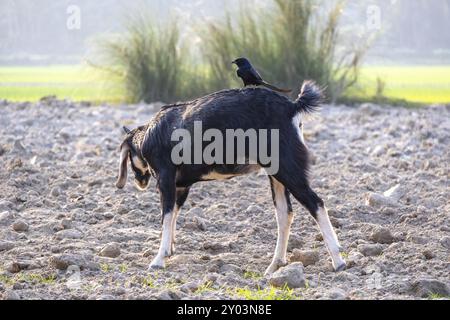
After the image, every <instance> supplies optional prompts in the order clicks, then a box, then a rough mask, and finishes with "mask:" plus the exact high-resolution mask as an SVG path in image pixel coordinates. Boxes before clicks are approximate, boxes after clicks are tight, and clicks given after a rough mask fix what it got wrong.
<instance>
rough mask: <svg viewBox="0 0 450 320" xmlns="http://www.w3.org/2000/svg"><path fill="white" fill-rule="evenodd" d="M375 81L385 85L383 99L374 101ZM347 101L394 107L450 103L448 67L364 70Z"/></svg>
mask: <svg viewBox="0 0 450 320" xmlns="http://www.w3.org/2000/svg"><path fill="white" fill-rule="evenodd" d="M378 79H380V80H381V81H382V82H383V84H384V90H383V92H382V97H377V87H378V85H377V82H378ZM346 99H349V100H355V101H374V102H377V101H376V100H381V101H379V102H386V103H389V102H391V103H392V104H394V105H395V104H405V103H406V104H408V103H413V104H414V103H416V104H431V103H450V66H448V65H442V66H366V67H363V68H361V73H360V79H359V81H358V83H357V84H356V85H355V86H354V87H352V88H351V89H349V90H348V91H347V93H346V97H345V98H344V99H343V100H344V101H345V100H346ZM383 100H384V101H383Z"/></svg>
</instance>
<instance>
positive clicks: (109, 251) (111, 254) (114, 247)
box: [99, 243, 120, 258]
mask: <svg viewBox="0 0 450 320" xmlns="http://www.w3.org/2000/svg"><path fill="white" fill-rule="evenodd" d="M99 255H100V256H102V257H107V258H117V257H118V256H120V247H119V245H118V244H117V243H110V244H107V245H106V246H104V247H103V249H102V250H101V251H100V253H99Z"/></svg>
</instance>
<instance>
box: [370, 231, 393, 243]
mask: <svg viewBox="0 0 450 320" xmlns="http://www.w3.org/2000/svg"><path fill="white" fill-rule="evenodd" d="M370 240H371V241H373V242H376V243H382V244H390V243H393V242H395V239H394V237H393V236H392V234H391V231H390V230H389V229H387V228H383V227H377V228H375V230H374V231H373V232H372V234H371V235H370Z"/></svg>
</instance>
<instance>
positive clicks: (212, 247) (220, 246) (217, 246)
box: [203, 241, 230, 252]
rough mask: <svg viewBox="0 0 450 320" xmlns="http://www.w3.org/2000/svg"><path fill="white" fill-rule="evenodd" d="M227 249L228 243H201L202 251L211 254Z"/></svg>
mask: <svg viewBox="0 0 450 320" xmlns="http://www.w3.org/2000/svg"><path fill="white" fill-rule="evenodd" d="M229 248H230V243H222V242H210V241H208V242H205V243H203V249H205V250H209V251H213V252H219V251H226V250H228V249H229Z"/></svg>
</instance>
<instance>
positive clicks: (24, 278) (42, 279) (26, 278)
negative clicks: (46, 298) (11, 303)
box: [0, 273, 56, 286]
mask: <svg viewBox="0 0 450 320" xmlns="http://www.w3.org/2000/svg"><path fill="white" fill-rule="evenodd" d="M17 282H26V283H29V284H32V285H36V284H43V285H53V284H55V282H56V275H53V274H52V275H49V276H43V275H40V274H34V273H20V274H16V275H14V276H8V275H0V283H3V284H5V285H7V286H13V285H14V284H15V283H17Z"/></svg>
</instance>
